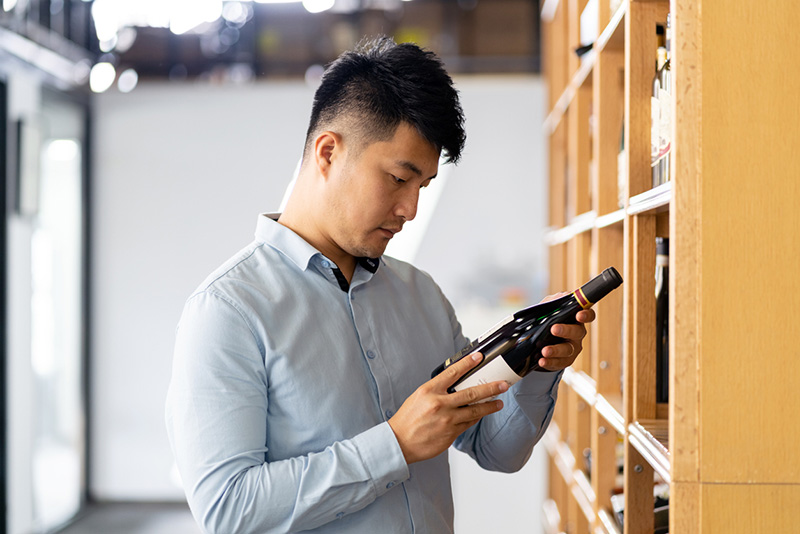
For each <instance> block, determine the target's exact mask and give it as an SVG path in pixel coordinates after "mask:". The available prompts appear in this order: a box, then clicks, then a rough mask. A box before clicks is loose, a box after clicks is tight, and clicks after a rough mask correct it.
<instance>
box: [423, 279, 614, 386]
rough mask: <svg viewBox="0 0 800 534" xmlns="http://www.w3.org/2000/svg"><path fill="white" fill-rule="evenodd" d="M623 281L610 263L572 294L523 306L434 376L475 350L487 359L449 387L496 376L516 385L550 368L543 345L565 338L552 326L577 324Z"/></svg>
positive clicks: (446, 361)
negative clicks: (542, 360) (579, 316)
mask: <svg viewBox="0 0 800 534" xmlns="http://www.w3.org/2000/svg"><path fill="white" fill-rule="evenodd" d="M621 283H622V277H621V276H620V275H619V273H618V272H617V270H616V269H614V268H613V267H609V268H608V269H606V270H605V271H603V272H602V273H600V274H599V275H598V276H596V277H594V278H592V279H591V280H589V281H588V282H586V283H585V284H584V285H583V286H581V287H580V288H579V289H576V290H575V291H573V292H572V293H570V294H569V295H565V296H563V297H561V298H558V299H556V300H551V301H550V302H543V303H541V304H537V305H535V306H530V307H528V308H525V309H522V310H520V311H518V312H516V313H515V314H513V315H511V316H509V317H507V318H506V319H505V320H503V321H501V322H500V323H499V324H498V325H496V326H495V327H493V328H492V329H490V330H489V331H488V332H486V333H485V334H483V335H482V336H481V337H479V338H478V339H477V340H475V341H474V342H473V343H471V344H470V345H468V346H467V347H465V348H464V349H463V350H461V351H460V352H458V353H456V354H455V355H454V356H453V357H451V358H448V359H447V360H445V361H444V362H443V363H442V364H441V365H439V366H438V367H437V368H436V369H434V370H433V372H432V373H431V377H434V376H436V375H438V374H439V373H441V372H442V371H444V370H445V369H447V368H448V367H449V366H451V365H453V364H454V363H456V362H457V361H459V360H460V359H461V358H463V357H464V356H466V355H468V354H472V353H473V352H480V353H481V354H483V360H482V361H481V363H480V364H478V366H477V367H474V368H473V369H471V370H470V371H469V372H467V373H466V374H464V375H463V376H462V377H461V378H459V379H458V380H457V381H456V382H455V383H454V384H453V385H452V386H451V387H450V388H449V389H448V391H449V392H450V393H453V392H455V391H460V390H462V389H466V388H468V387H472V386H476V385H478V384H485V383H488V382H493V381H495V380H505V381H507V382H508V383H509V385H513V384H515V383H516V382H517V381H519V380H520V379H521V378H522V377H524V376H525V375H527V374H528V373H530V372H531V371H540V372H548V370H547V369H544V368H542V367H540V366H539V358H541V357H542V349H543V348H545V347H547V346H549V345H557V344H559V343H563V342H564V339H562V338H560V337H557V336H555V335H553V334H552V333H551V332H550V328H551V327H552V326H553V325H556V324H577V319H576V318H575V316H576V314H577V313H578V312H579V311H580V310H583V309H588V308H590V307H591V306H592V305H593V304H594V303H595V302H597V301H598V300H600V299H601V298H603V297H605V296H606V295H608V294H609V293H610V292H611V291H612V290H614V289H616V288H617V287H619V285H620V284H621ZM487 400H488V399H487Z"/></svg>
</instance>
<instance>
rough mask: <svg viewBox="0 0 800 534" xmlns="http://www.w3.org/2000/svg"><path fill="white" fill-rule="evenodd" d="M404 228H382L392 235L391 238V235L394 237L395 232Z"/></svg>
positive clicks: (389, 235)
mask: <svg viewBox="0 0 800 534" xmlns="http://www.w3.org/2000/svg"><path fill="white" fill-rule="evenodd" d="M402 229H403V228H402V227H394V228H381V230H382V231H383V232H385V233H386V234H387V235H388V237H390V238H391V237H393V236H394V234H396V233H397V232H399V231H400V230H402Z"/></svg>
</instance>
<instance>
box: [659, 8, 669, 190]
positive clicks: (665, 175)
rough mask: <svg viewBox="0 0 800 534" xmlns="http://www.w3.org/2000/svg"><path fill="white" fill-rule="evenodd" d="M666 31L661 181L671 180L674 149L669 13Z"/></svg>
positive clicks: (661, 90) (661, 103)
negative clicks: (670, 159) (670, 164)
mask: <svg viewBox="0 0 800 534" xmlns="http://www.w3.org/2000/svg"><path fill="white" fill-rule="evenodd" d="M664 33H665V46H664V48H665V59H664V64H663V65H662V66H661V69H660V70H659V72H658V77H659V93H658V107H659V109H660V121H659V135H658V166H659V171H658V172H659V176H660V180H661V181H660V183H662V184H663V183H666V182H668V181H669V179H670V176H669V158H670V151H671V149H672V89H671V84H672V71H671V70H670V57H671V50H670V49H671V42H672V29H671V28H670V16H669V13H668V14H667V27H666V29H665V31H664Z"/></svg>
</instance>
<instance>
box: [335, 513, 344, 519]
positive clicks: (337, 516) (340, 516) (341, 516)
mask: <svg viewBox="0 0 800 534" xmlns="http://www.w3.org/2000/svg"><path fill="white" fill-rule="evenodd" d="M343 517H344V512H339V513H338V514H336V519H341V518H343Z"/></svg>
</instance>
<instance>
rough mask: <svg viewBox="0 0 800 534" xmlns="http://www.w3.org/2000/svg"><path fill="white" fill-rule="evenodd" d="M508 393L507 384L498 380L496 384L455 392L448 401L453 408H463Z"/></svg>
mask: <svg viewBox="0 0 800 534" xmlns="http://www.w3.org/2000/svg"><path fill="white" fill-rule="evenodd" d="M506 391H508V382H506V381H504V380H499V381H497V382H490V383H489V384H481V385H479V386H473V387H471V388H466V389H462V390H461V391H456V392H455V393H453V394H452V395H450V399H449V400H450V401H451V402H452V404H453V406H465V405H467V404H473V403H476V402H483V401H486V400H488V399H491V398H492V397H495V396H497V395H500V394H501V393H504V392H506Z"/></svg>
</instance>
